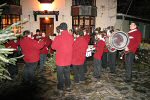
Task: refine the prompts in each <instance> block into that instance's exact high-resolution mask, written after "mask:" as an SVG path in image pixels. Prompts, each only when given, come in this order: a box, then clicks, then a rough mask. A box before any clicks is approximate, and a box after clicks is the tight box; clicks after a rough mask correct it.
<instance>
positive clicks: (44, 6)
mask: <svg viewBox="0 0 150 100" xmlns="http://www.w3.org/2000/svg"><path fill="white" fill-rule="evenodd" d="M87 1H94V3H95V5H94V7H95V8H96V15H95V16H92V15H86V14H85V15H84V14H83V15H82V14H81V15H80V14H79V15H77V16H80V17H78V22H79V23H80V25H82V24H83V23H84V24H85V26H87V25H89V24H86V23H89V20H87V21H86V18H87V19H89V18H91V19H92V17H94V20H93V23H92V21H91V23H92V26H93V29H94V28H96V27H101V28H106V27H107V26H114V25H115V22H116V14H117V0H53V2H52V3H40V2H39V0H20V4H21V5H22V15H21V19H24V18H27V19H28V20H29V22H28V23H26V24H25V25H23V27H24V30H26V29H29V30H31V32H33V33H35V30H36V29H41V30H42V31H47V32H46V33H47V34H53V33H56V27H57V26H58V25H59V24H60V23H61V22H66V23H67V24H68V29H72V28H73V26H74V22H73V20H74V15H73V14H72V13H74V10H72V7H74V6H79V9H80V7H81V6H86V7H84V8H87V9H90V7H91V6H93V5H88V3H86V2H87ZM75 2H77V3H79V4H77V5H76V4H75ZM89 4H90V3H89ZM84 8H81V10H82V12H83V13H84V11H85V10H83V9H84ZM34 12H36V15H35V14H34ZM89 16H90V17H89ZM82 19H83V20H82ZM83 21H85V22H83ZM79 23H78V24H79ZM78 24H77V26H78Z"/></svg>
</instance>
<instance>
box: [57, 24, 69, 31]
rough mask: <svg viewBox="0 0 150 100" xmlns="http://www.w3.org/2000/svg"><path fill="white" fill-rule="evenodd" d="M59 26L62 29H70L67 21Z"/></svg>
mask: <svg viewBox="0 0 150 100" xmlns="http://www.w3.org/2000/svg"><path fill="white" fill-rule="evenodd" d="M58 28H59V29H60V30H67V29H68V26H67V24H66V23H65V22H63V23H61V24H60V25H59V26H58Z"/></svg>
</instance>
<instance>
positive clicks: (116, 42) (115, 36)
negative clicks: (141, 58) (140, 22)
mask: <svg viewBox="0 0 150 100" xmlns="http://www.w3.org/2000/svg"><path fill="white" fill-rule="evenodd" d="M105 40H106V46H107V48H108V50H109V51H110V52H115V51H116V50H123V49H125V48H126V47H127V46H128V44H129V42H130V39H129V36H128V34H127V33H125V32H122V31H117V32H112V34H110V36H109V37H106V39H105Z"/></svg>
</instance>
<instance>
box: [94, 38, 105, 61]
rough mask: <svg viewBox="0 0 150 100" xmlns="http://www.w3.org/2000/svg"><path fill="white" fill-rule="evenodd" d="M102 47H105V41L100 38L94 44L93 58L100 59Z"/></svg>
mask: <svg viewBox="0 0 150 100" xmlns="http://www.w3.org/2000/svg"><path fill="white" fill-rule="evenodd" d="M104 47H105V42H104V41H102V40H100V41H99V42H98V43H97V44H95V50H96V52H95V54H94V58H95V59H98V60H101V59H102V55H103V52H104Z"/></svg>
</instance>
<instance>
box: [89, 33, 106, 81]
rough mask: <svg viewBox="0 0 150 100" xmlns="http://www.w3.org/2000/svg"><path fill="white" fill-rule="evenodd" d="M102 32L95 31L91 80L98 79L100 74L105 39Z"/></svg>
mask: <svg viewBox="0 0 150 100" xmlns="http://www.w3.org/2000/svg"><path fill="white" fill-rule="evenodd" d="M102 33H103V32H101V31H100V32H98V33H96V37H97V42H96V44H95V45H94V47H95V54H94V73H93V78H92V80H93V81H98V80H99V79H100V76H101V71H102V65H101V64H102V55H103V52H104V47H105V39H104V34H102Z"/></svg>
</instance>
